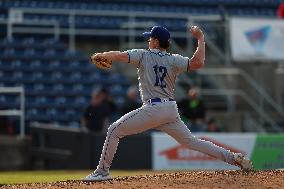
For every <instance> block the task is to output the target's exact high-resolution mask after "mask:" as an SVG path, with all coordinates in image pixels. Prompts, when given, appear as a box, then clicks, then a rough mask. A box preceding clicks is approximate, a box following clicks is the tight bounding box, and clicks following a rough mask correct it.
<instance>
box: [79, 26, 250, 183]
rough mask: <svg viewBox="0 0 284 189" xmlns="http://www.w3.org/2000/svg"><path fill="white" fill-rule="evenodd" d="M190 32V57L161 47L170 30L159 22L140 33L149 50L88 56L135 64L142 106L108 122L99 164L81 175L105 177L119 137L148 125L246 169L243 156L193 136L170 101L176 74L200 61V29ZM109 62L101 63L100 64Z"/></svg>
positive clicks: (94, 59) (202, 51) (94, 178)
mask: <svg viewBox="0 0 284 189" xmlns="http://www.w3.org/2000/svg"><path fill="white" fill-rule="evenodd" d="M190 32H191V34H192V35H193V37H194V38H196V39H197V40H198V47H197V49H196V51H195V53H194V54H193V56H192V57H191V58H188V57H183V56H181V55H178V54H170V53H168V52H167V51H166V50H167V49H168V48H169V46H170V43H169V40H170V33H169V31H168V30H167V29H166V28H164V27H161V26H154V27H153V28H152V30H151V31H150V32H144V33H143V35H144V37H146V38H148V44H149V49H132V50H127V51H125V52H120V51H110V52H104V53H96V54H94V55H92V56H91V61H92V62H93V63H95V64H96V65H97V66H99V67H100V66H101V65H99V64H100V61H101V60H105V62H104V64H106V63H107V62H112V61H115V62H122V63H126V64H127V65H133V66H135V67H137V74H138V80H139V90H140V94H141V98H142V102H143V105H142V107H140V108H138V109H136V110H134V111H131V112H129V113H127V114H126V115H124V116H122V117H121V118H120V119H119V120H117V121H116V122H114V123H113V124H112V125H110V127H109V129H108V133H107V137H106V140H105V143H104V146H103V150H102V154H101V158H100V161H99V165H98V166H97V169H96V170H95V171H94V172H92V173H91V174H90V175H88V176H87V177H85V178H84V179H83V180H85V181H101V180H108V179H111V176H110V174H109V169H110V166H111V163H112V160H113V157H114V155H115V153H116V149H117V146H118V143H119V139H120V138H122V137H125V136H127V135H133V134H137V133H141V132H143V131H146V130H148V129H153V128H154V129H157V130H160V131H163V132H165V133H167V134H168V135H170V136H172V137H173V138H174V139H175V140H176V141H178V142H179V143H181V144H184V145H186V146H188V147H189V148H190V149H192V150H196V151H199V152H203V153H205V154H208V155H210V156H213V157H215V158H217V159H220V160H222V161H224V162H227V163H229V164H232V165H236V166H239V167H240V168H241V169H244V170H251V169H252V164H251V162H250V161H249V160H248V159H245V157H244V155H242V154H240V153H232V152H230V151H229V150H226V149H224V148H222V147H219V146H217V145H215V144H213V143H211V142H209V141H205V140H201V139H198V138H196V137H195V136H193V135H192V133H191V132H190V130H189V129H188V128H187V126H186V125H185V124H184V123H183V122H182V121H181V118H180V116H179V113H178V109H177V105H176V102H175V100H174V89H175V81H176V78H177V76H178V75H179V74H180V73H182V72H188V71H191V70H196V69H199V68H202V67H203V66H204V60H205V41H204V35H203V32H202V31H201V29H200V28H198V27H197V26H193V27H191V28H190ZM110 66H111V65H104V66H103V67H110Z"/></svg>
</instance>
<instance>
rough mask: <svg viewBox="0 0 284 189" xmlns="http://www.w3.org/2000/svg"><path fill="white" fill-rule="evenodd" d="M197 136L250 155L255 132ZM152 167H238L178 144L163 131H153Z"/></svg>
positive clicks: (206, 168)
mask: <svg viewBox="0 0 284 189" xmlns="http://www.w3.org/2000/svg"><path fill="white" fill-rule="evenodd" d="M196 136H197V137H199V138H202V139H204V140H208V141H211V142H213V143H214V144H216V145H218V146H221V147H224V148H226V149H229V150H230V151H232V152H241V153H244V154H246V156H247V157H251V154H252V150H253V147H254V143H255V138H256V135H255V134H227V133H226V134H222V133H220V134H213V133H212V134H211V133H210V134H201V133H200V134H196ZM152 150H153V152H152V156H153V157H152V161H153V162H152V167H153V169H154V170H176V169H193V170H200V169H202V170H210V169H211V170H226V169H238V168H237V167H236V166H231V165H229V164H227V163H224V162H223V161H220V160H217V159H215V158H212V157H210V156H208V155H205V154H203V153H200V152H197V151H193V150H190V149H189V148H188V147H186V146H184V145H180V144H179V143H177V142H176V141H175V140H174V139H173V138H171V137H169V136H168V135H166V134H164V133H153V136H152Z"/></svg>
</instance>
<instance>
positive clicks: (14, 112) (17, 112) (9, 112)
mask: <svg viewBox="0 0 284 189" xmlns="http://www.w3.org/2000/svg"><path fill="white" fill-rule="evenodd" d="M1 93H4V94H11V93H14V94H15V93H16V94H19V95H20V108H19V109H6V110H0V116H19V117H20V136H21V137H24V136H25V89H24V87H22V86H21V87H0V94H1Z"/></svg>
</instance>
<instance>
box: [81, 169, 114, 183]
mask: <svg viewBox="0 0 284 189" xmlns="http://www.w3.org/2000/svg"><path fill="white" fill-rule="evenodd" d="M110 179H112V177H111V175H110V174H109V173H108V172H107V173H100V172H96V171H94V172H92V173H91V174H89V175H88V176H86V177H85V178H84V179H82V181H89V182H92V181H104V180H110Z"/></svg>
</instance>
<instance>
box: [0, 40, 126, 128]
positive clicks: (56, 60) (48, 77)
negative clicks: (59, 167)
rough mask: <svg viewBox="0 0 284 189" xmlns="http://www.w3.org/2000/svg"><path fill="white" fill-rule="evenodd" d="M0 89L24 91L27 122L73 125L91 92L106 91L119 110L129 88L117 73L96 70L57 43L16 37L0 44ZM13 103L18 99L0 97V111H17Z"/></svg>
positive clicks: (6, 96) (8, 96) (80, 56)
mask: <svg viewBox="0 0 284 189" xmlns="http://www.w3.org/2000/svg"><path fill="white" fill-rule="evenodd" d="M47 47H48V48H47ZM51 52H52V53H51ZM0 86H4V87H9V86H24V88H25V94H26V120H27V121H44V122H52V123H54V122H57V123H60V124H63V125H68V124H73V125H74V124H77V125H79V121H80V116H81V115H82V110H83V108H85V107H86V106H87V105H88V103H89V100H90V94H91V91H92V89H93V87H96V86H105V87H106V88H108V89H109V91H110V94H111V95H112V96H114V99H115V103H117V105H118V106H120V105H121V103H123V102H124V96H125V91H126V88H127V87H128V86H129V83H128V80H127V79H126V78H125V77H123V76H122V75H120V74H117V73H109V72H105V71H101V70H98V69H97V68H96V67H95V65H93V64H90V63H89V62H88V58H87V57H86V56H84V55H83V54H81V53H79V52H70V51H68V50H67V49H66V47H65V46H64V45H63V44H62V43H60V42H59V41H56V40H54V39H50V38H48V39H43V40H40V39H36V38H23V39H21V38H19V39H13V40H12V41H9V40H7V39H4V40H2V41H1V42H0ZM19 102H20V98H19V96H18V95H11V94H9V95H7V94H1V93H0V108H1V109H7V108H17V107H19V104H20V103H19Z"/></svg>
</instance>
